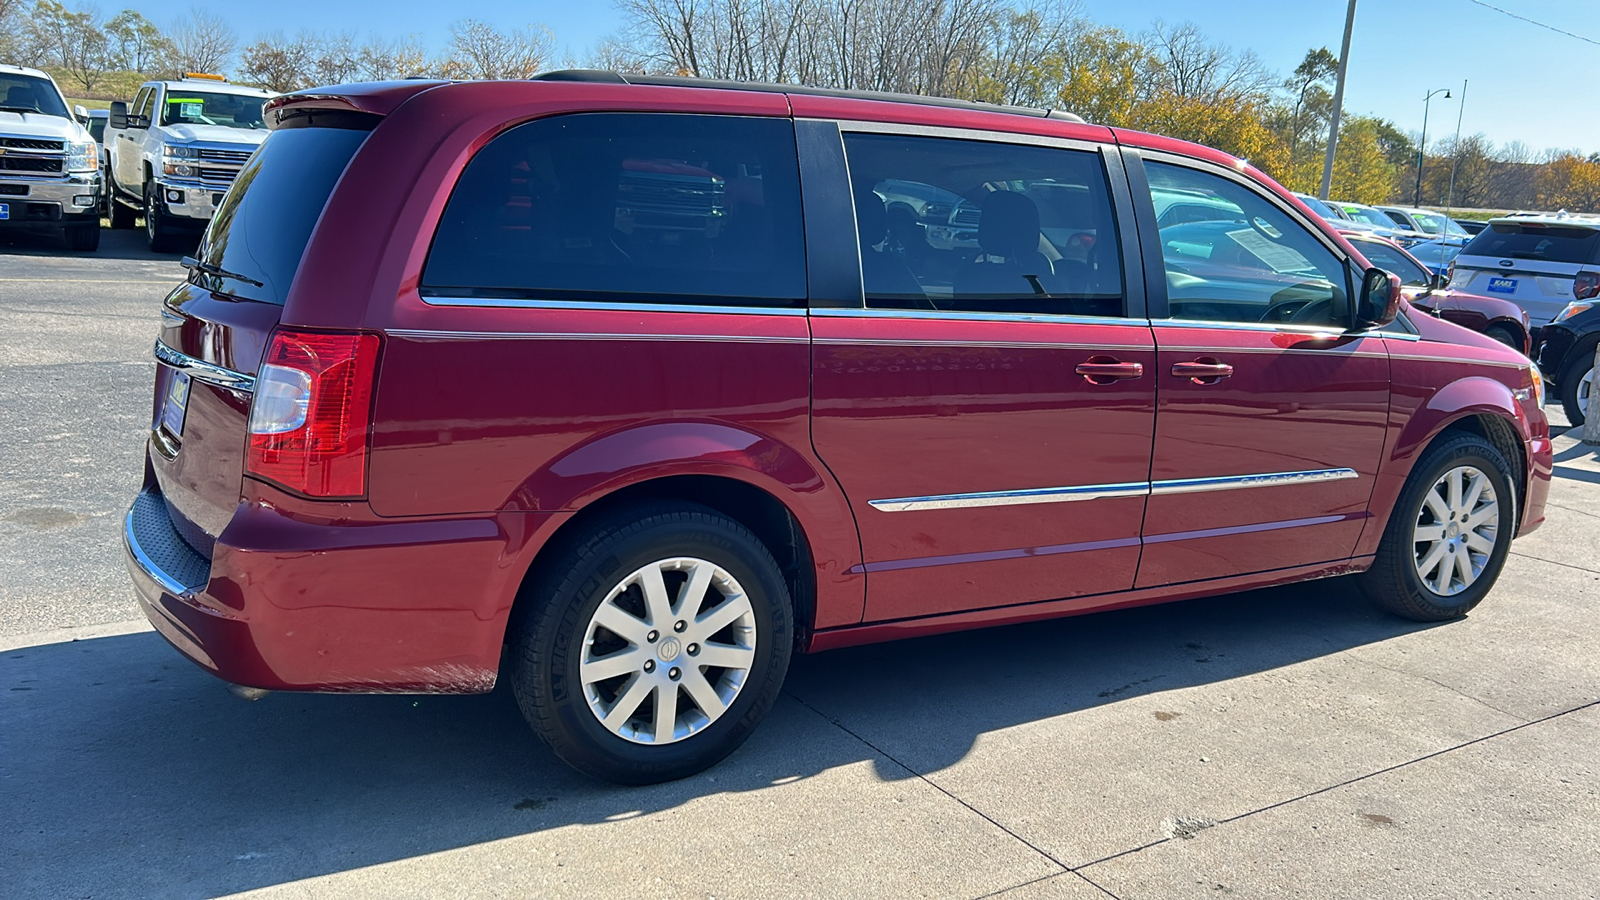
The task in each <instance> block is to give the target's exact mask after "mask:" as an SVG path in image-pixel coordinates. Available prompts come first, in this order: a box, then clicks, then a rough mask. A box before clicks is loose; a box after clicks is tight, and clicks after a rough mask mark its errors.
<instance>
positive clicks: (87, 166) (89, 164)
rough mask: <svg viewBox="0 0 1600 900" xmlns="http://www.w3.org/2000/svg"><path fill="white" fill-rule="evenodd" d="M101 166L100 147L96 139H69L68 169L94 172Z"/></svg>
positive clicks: (69, 170)
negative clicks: (96, 143) (96, 144)
mask: <svg viewBox="0 0 1600 900" xmlns="http://www.w3.org/2000/svg"><path fill="white" fill-rule="evenodd" d="M98 168H100V148H99V147H96V146H95V143H94V141H69V142H68V143H67V159H66V171H68V172H93V171H95V170H96V169H98Z"/></svg>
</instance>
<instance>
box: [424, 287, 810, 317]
mask: <svg viewBox="0 0 1600 900" xmlns="http://www.w3.org/2000/svg"><path fill="white" fill-rule="evenodd" d="M418 296H419V297H421V298H422V302H423V303H426V304H427V305H429V306H450V307H455V306H477V307H485V308H490V309H570V310H618V311H627V312H676V313H728V314H730V315H738V316H803V315H805V314H806V312H807V311H806V310H805V309H804V308H793V307H780V306H716V305H700V304H687V303H684V304H679V303H629V302H628V301H626V300H615V301H613V300H538V299H534V298H531V297H447V296H442V295H440V294H426V293H421V292H419V293H418Z"/></svg>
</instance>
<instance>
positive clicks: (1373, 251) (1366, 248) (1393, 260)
mask: <svg viewBox="0 0 1600 900" xmlns="http://www.w3.org/2000/svg"><path fill="white" fill-rule="evenodd" d="M1356 249H1357V250H1360V251H1361V255H1362V256H1365V257H1366V258H1367V261H1368V262H1370V263H1372V264H1373V265H1375V266H1377V267H1378V268H1380V269H1382V270H1384V271H1385V272H1392V273H1394V274H1396V275H1398V276H1400V280H1401V281H1402V282H1404V283H1405V284H1409V285H1425V284H1427V283H1428V282H1429V281H1431V280H1432V277H1431V276H1430V275H1429V274H1428V271H1427V270H1426V269H1424V268H1422V267H1421V266H1419V265H1417V264H1416V263H1414V262H1412V261H1411V260H1409V259H1407V258H1406V256H1405V254H1404V253H1402V252H1401V251H1399V250H1398V249H1396V248H1394V247H1391V246H1389V245H1388V244H1382V243H1379V242H1377V241H1359V242H1357V243H1356Z"/></svg>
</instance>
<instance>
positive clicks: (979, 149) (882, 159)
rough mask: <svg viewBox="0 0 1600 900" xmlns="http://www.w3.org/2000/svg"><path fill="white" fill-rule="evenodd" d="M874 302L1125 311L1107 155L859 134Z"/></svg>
mask: <svg viewBox="0 0 1600 900" xmlns="http://www.w3.org/2000/svg"><path fill="white" fill-rule="evenodd" d="M844 142H845V155H846V157H847V158H848V161H849V166H850V183H851V186H852V187H851V190H852V191H853V192H854V195H855V204H856V227H857V231H858V232H859V236H860V241H861V274H862V278H863V281H864V283H865V288H866V297H867V305H868V306H870V307H883V308H901V309H923V310H943V311H953V312H961V311H967V312H1016V313H1047V314H1059V315H1095V316H1120V315H1123V314H1124V313H1123V310H1124V303H1123V290H1122V259H1121V253H1120V250H1119V249H1118V245H1117V231H1116V222H1115V219H1114V218H1113V216H1112V212H1111V198H1110V193H1109V191H1108V190H1107V187H1106V176H1105V167H1104V165H1103V164H1102V163H1101V161H1100V156H1099V154H1096V153H1093V152H1089V151H1081V150H1061V149H1055V148H1049V147H1030V146H1026V145H1021V144H1003V143H988V142H983V141H971V140H953V139H948V138H925V137H903V136H899V135H880V134H847V135H845V138H844Z"/></svg>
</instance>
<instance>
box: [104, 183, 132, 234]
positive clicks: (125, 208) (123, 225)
mask: <svg viewBox="0 0 1600 900" xmlns="http://www.w3.org/2000/svg"><path fill="white" fill-rule="evenodd" d="M108 190H110V189H108ZM109 203H110V206H111V230H112V231H127V230H129V229H131V228H133V226H134V224H135V222H136V220H137V219H138V218H139V213H138V212H137V211H136V210H135V209H134V208H133V207H131V206H129V205H127V204H126V203H123V202H122V201H121V200H118V199H117V197H116V194H115V192H114V191H113V192H112V196H111V200H110V201H109Z"/></svg>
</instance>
